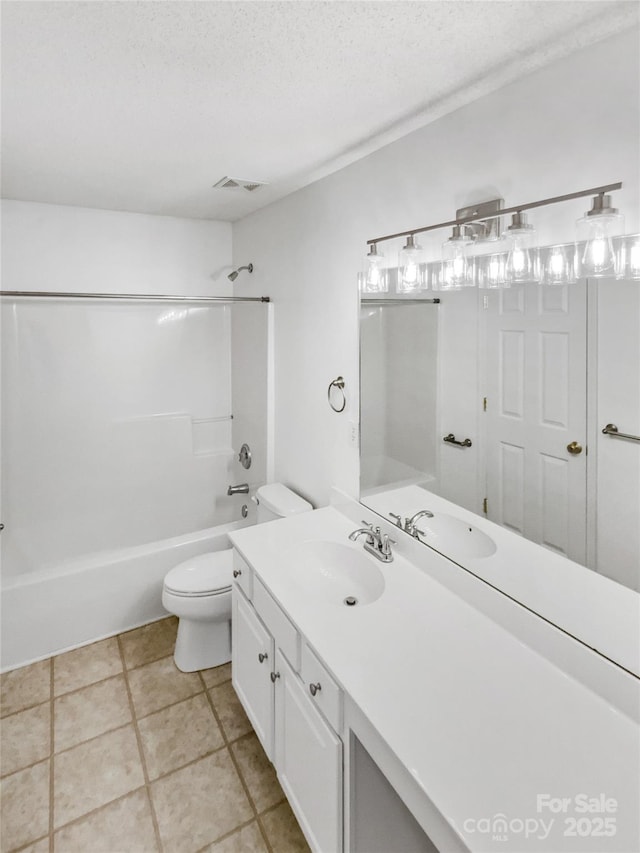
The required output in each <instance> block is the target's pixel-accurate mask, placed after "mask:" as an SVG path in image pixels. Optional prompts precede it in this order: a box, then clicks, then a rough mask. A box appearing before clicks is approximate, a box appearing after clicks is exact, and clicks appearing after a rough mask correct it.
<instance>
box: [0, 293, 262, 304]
mask: <svg viewBox="0 0 640 853" xmlns="http://www.w3.org/2000/svg"><path fill="white" fill-rule="evenodd" d="M0 296H13V297H20V298H22V297H23V296H26V297H34V298H35V297H37V298H39V299H126V300H135V301H138V302H220V303H233V302H271V299H270V297H269V296H165V295H163V294H159V293H150V294H146V293H67V292H65V291H58V290H52V291H46V290H0Z"/></svg>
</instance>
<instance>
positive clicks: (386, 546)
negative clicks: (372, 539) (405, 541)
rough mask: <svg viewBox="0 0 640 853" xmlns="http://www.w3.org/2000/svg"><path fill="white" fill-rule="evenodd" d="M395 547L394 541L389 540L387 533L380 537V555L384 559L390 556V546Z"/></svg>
mask: <svg viewBox="0 0 640 853" xmlns="http://www.w3.org/2000/svg"><path fill="white" fill-rule="evenodd" d="M392 545H397V542H396V540H395V539H391V538H390V536H389V534H388V533H385V534H384V535H383V537H382V544H381V545H380V553H381V554H384V556H385V557H388V556H390V555H391V546H392Z"/></svg>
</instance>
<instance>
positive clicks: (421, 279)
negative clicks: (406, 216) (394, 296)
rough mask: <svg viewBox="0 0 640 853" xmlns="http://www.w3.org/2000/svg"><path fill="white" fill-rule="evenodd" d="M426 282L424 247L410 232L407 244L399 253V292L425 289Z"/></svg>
mask: <svg viewBox="0 0 640 853" xmlns="http://www.w3.org/2000/svg"><path fill="white" fill-rule="evenodd" d="M425 289H426V282H425V275H424V265H423V257H422V247H421V246H418V244H417V243H416V242H415V240H414V237H413V234H409V236H408V237H407V242H406V244H405V245H404V246H403V247H402V249H401V250H400V252H399V254H398V287H397V290H398V293H413V292H415V291H417V290H425Z"/></svg>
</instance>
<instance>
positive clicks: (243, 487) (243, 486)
mask: <svg viewBox="0 0 640 853" xmlns="http://www.w3.org/2000/svg"><path fill="white" fill-rule="evenodd" d="M227 494H228V495H229V496H231V495H248V494H249V483H240V485H239V486H229V488H228V489H227Z"/></svg>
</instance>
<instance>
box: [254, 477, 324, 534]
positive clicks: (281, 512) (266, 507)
mask: <svg viewBox="0 0 640 853" xmlns="http://www.w3.org/2000/svg"><path fill="white" fill-rule="evenodd" d="M256 503H257V505H258V524H262V522H263V521H273V520H274V519H276V518H286V517H287V516H289V515H298V514H299V513H301V512H309V511H310V510H312V509H313V507H312V506H311V504H310V503H309V501H305V499H304V498H301V497H300V495H297V494H296V493H295V492H292V491H291V489H288V488H287V487H286V486H283V485H282V483H270V484H269V485H267V486H260V488H259V489H258V491H257V492H256Z"/></svg>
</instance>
